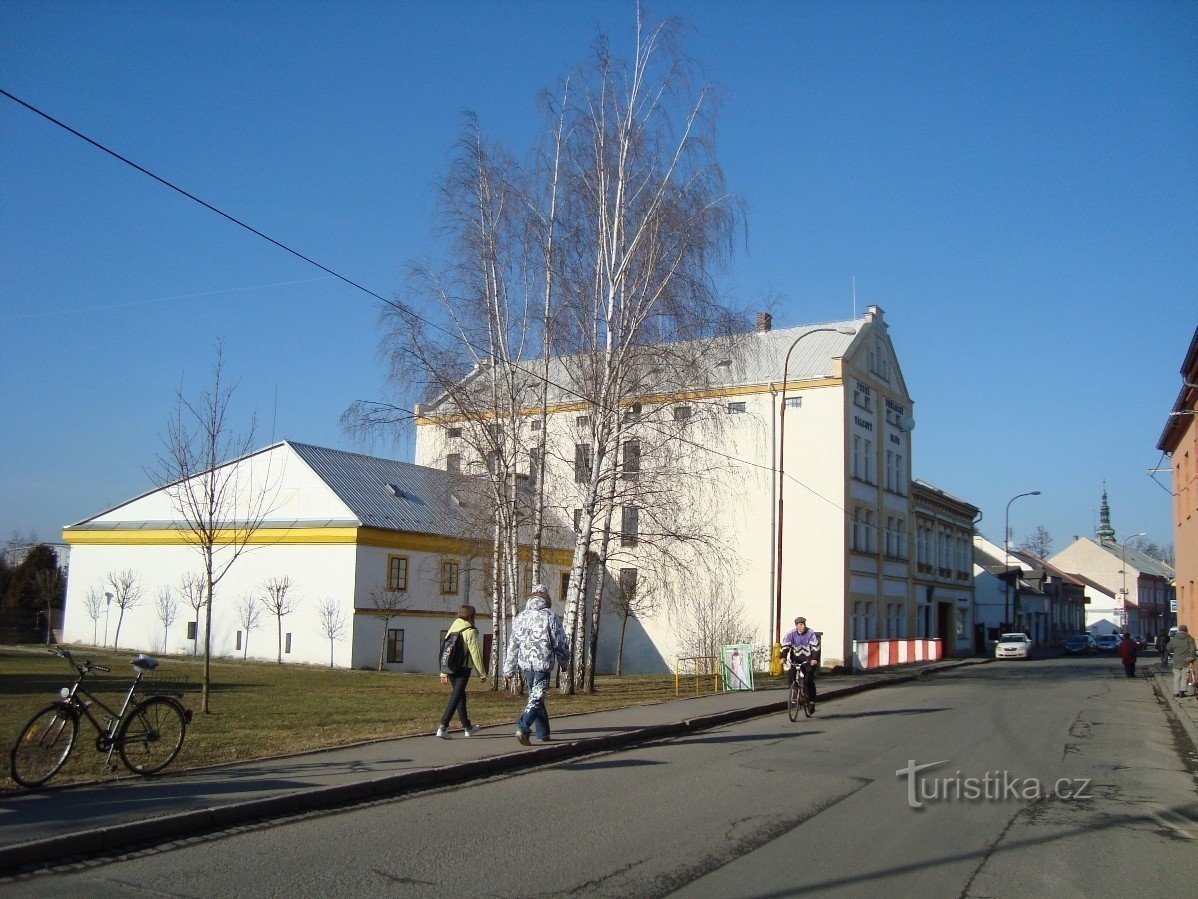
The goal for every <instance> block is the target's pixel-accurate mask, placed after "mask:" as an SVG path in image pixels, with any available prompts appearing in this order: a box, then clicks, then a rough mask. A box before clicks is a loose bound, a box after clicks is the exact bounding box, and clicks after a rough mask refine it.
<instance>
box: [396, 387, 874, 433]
mask: <svg viewBox="0 0 1198 899" xmlns="http://www.w3.org/2000/svg"><path fill="white" fill-rule="evenodd" d="M843 386H844V379H843V378H841V377H831V378H818V379H815V380H810V381H789V380H788V381H787V382H786V392H787V393H791V392H792V391H800V390H813V389H818V388H821V387H843ZM781 389H782V382H781V381H778V382H770V383H768V384H746V385H741V386H737V387H713V388H711V389H709V390H688V391H683V392H682V393H677V394H661V395H654V396H645V397H637V399H636V400H628V401H627V402H625V403H622V405H625V406H627V405H631V404H632V403H633V402H638V403H650V404H658V405H665V404H666V403H674V402H681V401H683V400H700V399H703V400H710V399H721V398H723V397H729V396H757V395H760V394H763V393H770V392H771V391H776V390H781ZM896 402H897V401H896ZM589 408H590V406H588V405H587V404H586V403H558V404H556V405H553V406H550V407H549V408H548V410H547V414H549V415H558V414H561V413H563V412H585V411H587V410H588V409H589ZM539 411H540V410H539V409H535V408H528V409H521V410H519V411H518V412H517V413H516V417H517V418H528V417H531V416H533V415H535V414H537V413H538V412H539ZM494 417H495V416H492V415H490V414H485V415H482V416H480V420H482V421H490V420H491V419H492V418H494ZM471 420H473V419H472V417H471V416H466V415H444V416H436V417H433V416H429V415H417V416H416V417H415V422H416V426H417V427H420V426H422V425H440V426H445V425H450V424H461V423H463V422H466V421H471Z"/></svg>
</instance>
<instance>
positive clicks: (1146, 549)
mask: <svg viewBox="0 0 1198 899" xmlns="http://www.w3.org/2000/svg"><path fill="white" fill-rule="evenodd" d="M1127 545H1128V546H1130V547H1131V548H1132V549H1136V550H1139V551H1140V552H1142V553H1143V554H1144V555H1146V556H1148V557H1149V558H1152V559H1156V560H1157V561H1158V562H1164V563H1165V564H1166V565H1168V566H1169V567H1170V568H1173V567H1175V566H1176V565H1177V555H1176V553H1175V552H1174V550H1173V544H1172V543H1166V544H1164V545H1163V546H1162V545H1160V544H1158V543H1156V541H1154V540H1152V539H1150V538H1148V537H1135V538H1133V539H1131V540H1129V541H1127Z"/></svg>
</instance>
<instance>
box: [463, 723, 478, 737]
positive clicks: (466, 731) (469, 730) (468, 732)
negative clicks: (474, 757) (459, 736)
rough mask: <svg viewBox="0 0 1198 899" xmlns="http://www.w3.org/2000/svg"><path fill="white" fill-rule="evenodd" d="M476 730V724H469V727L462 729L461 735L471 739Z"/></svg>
mask: <svg viewBox="0 0 1198 899" xmlns="http://www.w3.org/2000/svg"><path fill="white" fill-rule="evenodd" d="M478 730H479V726H478V725H477V724H471V725H470V726H469V727H463V728H462V733H464V734H465V735H466V736H468V737H473V736H474V735H475V734H476V733H478Z"/></svg>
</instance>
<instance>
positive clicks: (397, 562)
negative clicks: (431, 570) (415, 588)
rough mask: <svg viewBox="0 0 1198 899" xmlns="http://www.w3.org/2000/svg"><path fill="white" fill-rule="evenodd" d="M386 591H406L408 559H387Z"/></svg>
mask: <svg viewBox="0 0 1198 899" xmlns="http://www.w3.org/2000/svg"><path fill="white" fill-rule="evenodd" d="M387 589H388V590H393V591H402V590H407V589H408V557H407V556H388V557H387Z"/></svg>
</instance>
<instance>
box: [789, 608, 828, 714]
mask: <svg viewBox="0 0 1198 899" xmlns="http://www.w3.org/2000/svg"><path fill="white" fill-rule="evenodd" d="M782 660H783V662H787V663H789V669H790V671H789V674H788V675H787V686H793V685H794V682H795V678H796V677H797V676H798V674H799V672H802V674H803V686H805V687H806V688H807V699H808V700H809V701H810V702H815V672H816V671H817V670H818V669H819V662H820V646H819V634H817V633H816V632H815V631H813V630H811V629H810V628H809V627H807V619H806V618H802V617H799V618H796V619H795V626H794V630H792V631H789V632H788V633H787V634H786V636H785V637H783V638H782Z"/></svg>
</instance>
